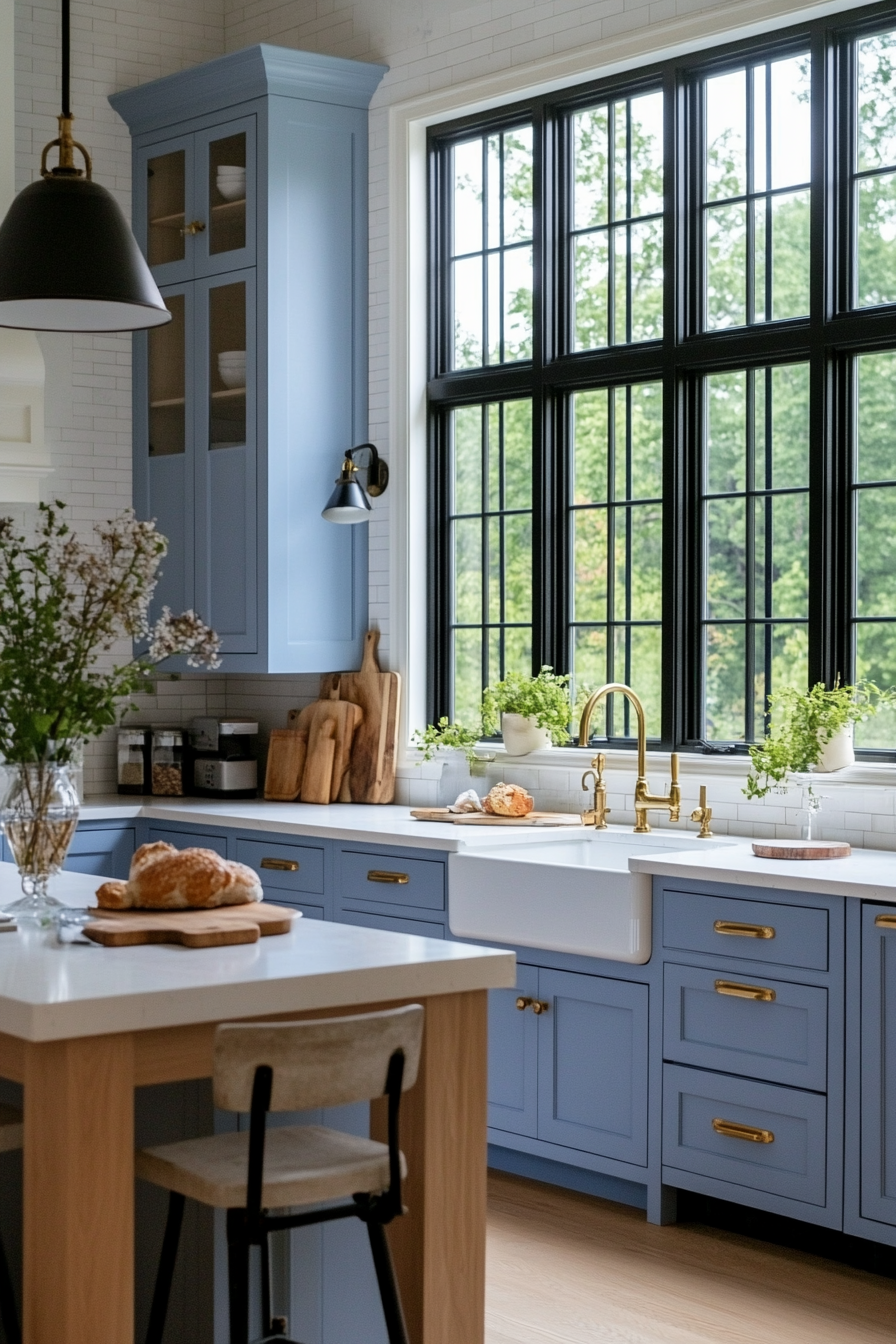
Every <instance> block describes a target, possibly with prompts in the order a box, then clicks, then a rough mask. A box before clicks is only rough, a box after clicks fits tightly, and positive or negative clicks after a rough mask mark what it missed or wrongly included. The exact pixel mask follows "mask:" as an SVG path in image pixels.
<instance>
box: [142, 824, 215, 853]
mask: <svg viewBox="0 0 896 1344" xmlns="http://www.w3.org/2000/svg"><path fill="white" fill-rule="evenodd" d="M157 840H164V841H165V843H166V844H169V845H173V846H174V848H175V849H213V850H214V851H215V853H216V854H220V855H221V858H222V859H226V858H227V836H226V835H203V834H202V832H201V831H194V832H190V831H167V830H165V829H164V827H161V826H152V827H150V831H149V842H150V844H154V843H155V842H156V841H157Z"/></svg>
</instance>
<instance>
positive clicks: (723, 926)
mask: <svg viewBox="0 0 896 1344" xmlns="http://www.w3.org/2000/svg"><path fill="white" fill-rule="evenodd" d="M712 927H713V928H714V929H715V931H716V933H730V934H732V935H733V936H734V937H735V938H774V936H775V931H774V929H773V928H771V926H770V925H768V924H740V923H739V922H738V921H737V920H736V919H717V920H716V922H715V923H714V924H713V926H712Z"/></svg>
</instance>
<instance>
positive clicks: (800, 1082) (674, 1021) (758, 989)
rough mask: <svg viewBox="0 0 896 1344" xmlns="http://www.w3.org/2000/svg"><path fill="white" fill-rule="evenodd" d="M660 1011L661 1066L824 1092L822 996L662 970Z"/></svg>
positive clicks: (713, 974) (781, 985) (687, 970)
mask: <svg viewBox="0 0 896 1344" xmlns="http://www.w3.org/2000/svg"><path fill="white" fill-rule="evenodd" d="M664 1004H665V1011H664V1014H663V1053H664V1056H665V1058H666V1059H669V1060H675V1061H676V1062H677V1063H679V1064H696V1065H697V1066H698V1067H699V1068H702V1069H719V1070H722V1071H723V1072H726V1073H738V1074H743V1075H745V1076H746V1077H748V1078H763V1079H765V1080H766V1081H767V1082H770V1083H786V1084H787V1085H788V1086H790V1087H805V1088H808V1089H810V1090H811V1091H815V1092H823V1091H824V1089H825V1086H826V1084H827V1039H828V1033H827V1010H828V995H827V990H826V989H818V988H815V987H812V986H808V985H791V984H788V983H787V982H786V981H784V980H772V979H770V978H769V977H768V976H757V977H756V978H755V979H751V980H749V981H747V980H744V979H743V977H741V976H731V975H730V973H728V972H726V971H724V970H721V971H720V970H718V969H715V970H709V971H708V970H703V969H700V968H698V967H695V966H674V965H667V966H666V968H665V987H664Z"/></svg>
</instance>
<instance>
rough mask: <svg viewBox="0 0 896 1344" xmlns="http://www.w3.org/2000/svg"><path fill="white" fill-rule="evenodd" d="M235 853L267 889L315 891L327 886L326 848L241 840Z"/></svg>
mask: <svg viewBox="0 0 896 1344" xmlns="http://www.w3.org/2000/svg"><path fill="white" fill-rule="evenodd" d="M236 857H237V859H238V860H239V862H240V863H245V864H248V866H249V867H250V868H254V869H255V871H256V873H258V876H259V877H260V878H261V882H262V886H263V887H264V889H265V891H267V890H268V888H269V887H271V888H275V889H276V892H277V893H278V894H279V893H280V892H281V891H313V892H316V893H317V894H318V895H320V894H321V893H322V892H323V889H324V851H323V849H317V848H316V847H314V846H313V845H281V844H273V845H272V844H271V843H270V842H269V841H267V840H263V841H258V840H238V841H237V842H236Z"/></svg>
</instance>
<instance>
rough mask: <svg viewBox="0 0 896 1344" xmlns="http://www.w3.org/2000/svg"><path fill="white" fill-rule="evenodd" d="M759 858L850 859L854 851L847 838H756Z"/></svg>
mask: <svg viewBox="0 0 896 1344" xmlns="http://www.w3.org/2000/svg"><path fill="white" fill-rule="evenodd" d="M753 853H754V854H755V855H756V857H757V858H759V859H848V858H849V856H850V854H851V853H852V850H851V848H850V847H849V845H848V844H847V843H846V841H845V840H768V841H766V840H761V841H760V840H754V841H753Z"/></svg>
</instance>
